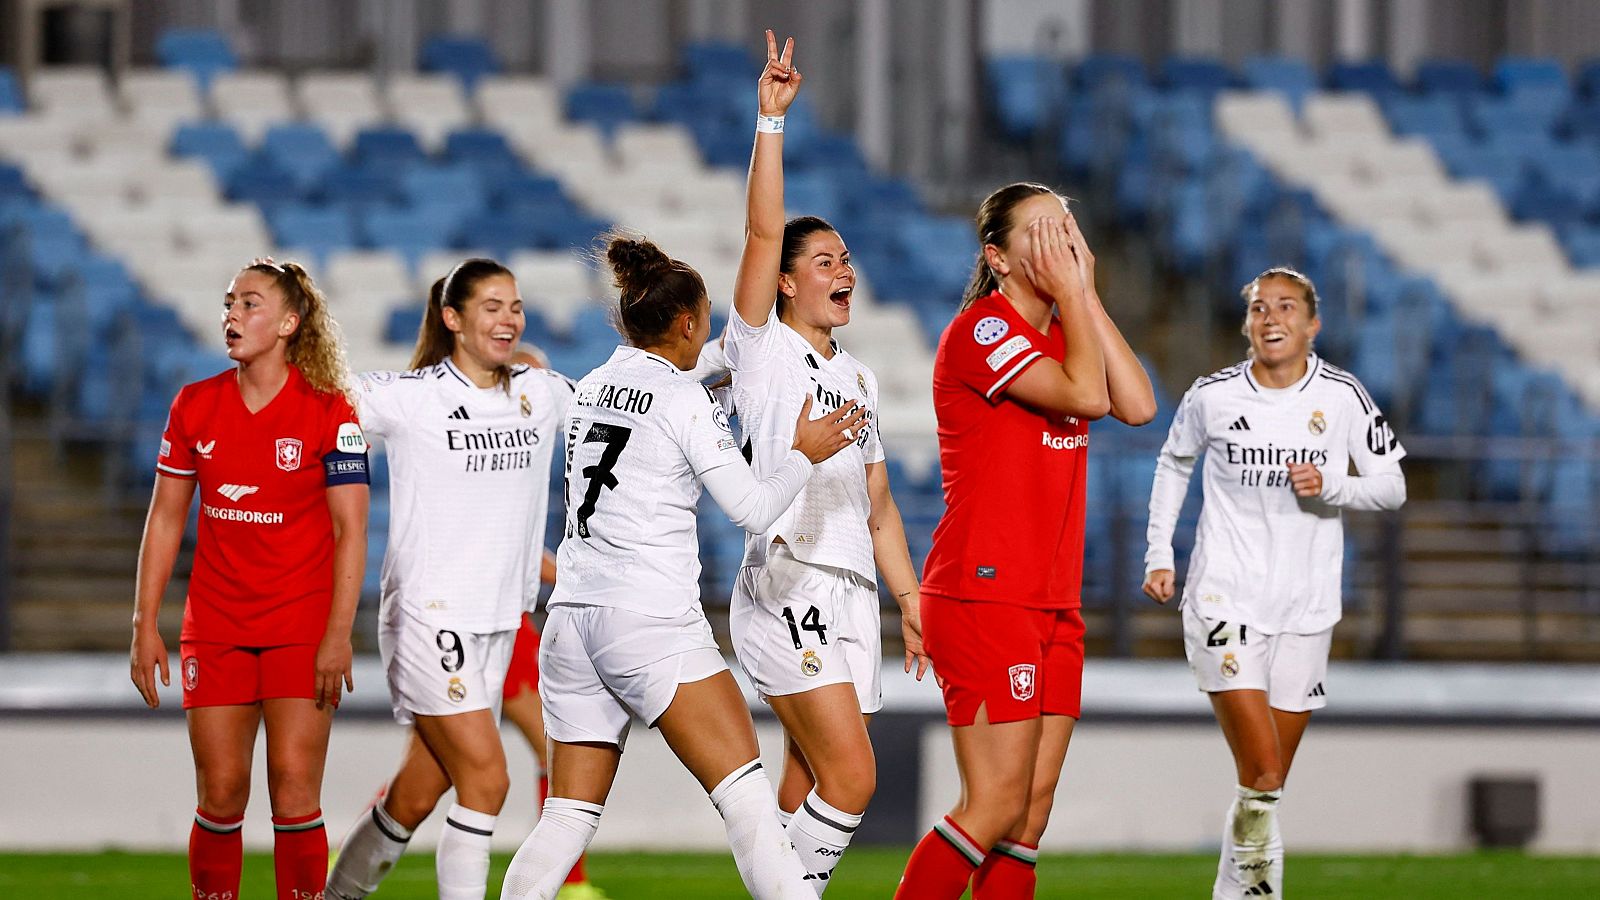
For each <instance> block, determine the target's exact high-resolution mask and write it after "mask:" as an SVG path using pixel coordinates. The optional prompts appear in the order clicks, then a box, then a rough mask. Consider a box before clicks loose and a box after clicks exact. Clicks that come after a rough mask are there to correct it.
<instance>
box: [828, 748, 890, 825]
mask: <svg viewBox="0 0 1600 900" xmlns="http://www.w3.org/2000/svg"><path fill="white" fill-rule="evenodd" d="M839 769H840V770H839V771H829V772H824V773H818V775H819V777H818V778H817V794H818V795H819V796H820V797H822V799H824V800H826V801H828V803H829V804H831V805H832V806H834V807H837V808H838V809H842V810H845V811H847V812H860V811H862V810H865V809H866V808H867V804H869V803H871V802H872V795H873V794H874V793H876V792H877V790H878V772H877V767H876V766H875V765H873V761H872V759H871V758H870V757H869V758H868V759H867V760H866V761H865V763H862V764H852V765H847V766H841V767H839Z"/></svg>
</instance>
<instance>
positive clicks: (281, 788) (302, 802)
mask: <svg viewBox="0 0 1600 900" xmlns="http://www.w3.org/2000/svg"><path fill="white" fill-rule="evenodd" d="M267 790H268V792H269V793H270V794H271V796H272V808H273V810H274V812H277V813H278V814H279V815H299V814H301V813H304V812H306V811H307V810H312V809H316V808H317V807H318V806H319V805H320V804H321V802H322V800H321V797H322V766H321V764H320V762H319V761H317V760H313V759H281V760H277V761H275V762H270V763H268V765H267Z"/></svg>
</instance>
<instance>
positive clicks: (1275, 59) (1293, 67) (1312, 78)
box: [1241, 56, 1317, 109]
mask: <svg viewBox="0 0 1600 900" xmlns="http://www.w3.org/2000/svg"><path fill="white" fill-rule="evenodd" d="M1241 69H1242V71H1243V73H1244V83H1245V84H1246V85H1248V86H1249V87H1252V88H1255V89H1256V90H1258V91H1277V92H1278V93H1280V94H1283V95H1284V96H1285V97H1287V98H1289V102H1290V103H1291V104H1293V105H1294V106H1295V108H1297V109H1298V108H1299V106H1300V104H1301V102H1302V101H1303V100H1304V99H1305V97H1306V95H1308V94H1310V93H1311V92H1312V91H1315V90H1316V89H1317V74H1316V73H1315V72H1313V71H1311V67H1310V66H1308V65H1306V63H1305V61H1304V60H1301V59H1294V58H1291V57H1287V56H1253V57H1251V58H1249V59H1247V60H1245V61H1244V65H1243V66H1242V67H1241Z"/></svg>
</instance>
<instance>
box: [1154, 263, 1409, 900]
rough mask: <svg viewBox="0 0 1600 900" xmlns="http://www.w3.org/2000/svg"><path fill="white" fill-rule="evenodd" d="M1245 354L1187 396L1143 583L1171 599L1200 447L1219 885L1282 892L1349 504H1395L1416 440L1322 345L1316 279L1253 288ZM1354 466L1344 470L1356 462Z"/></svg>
mask: <svg viewBox="0 0 1600 900" xmlns="http://www.w3.org/2000/svg"><path fill="white" fill-rule="evenodd" d="M1243 294H1244V299H1245V303H1246V304H1247V312H1246V314H1245V321H1244V326H1243V328H1242V331H1243V332H1244V335H1245V337H1246V338H1248V339H1249V342H1250V356H1249V358H1247V359H1245V360H1244V361H1243V362H1240V363H1237V364H1235V365H1232V366H1229V367H1228V368H1226V369H1223V370H1221V371H1219V372H1215V373H1213V374H1211V375H1207V376H1205V377H1204V378H1199V379H1197V380H1196V381H1195V383H1194V384H1193V385H1192V386H1191V387H1190V388H1189V390H1188V392H1187V393H1185V394H1184V396H1183V401H1182V403H1181V404H1180V405H1179V407H1178V411H1177V414H1176V415H1175V417H1174V418H1173V420H1172V428H1171V430H1170V431H1169V432H1168V434H1167V441H1166V444H1165V445H1163V446H1162V448H1161V455H1160V457H1159V458H1158V460H1157V463H1156V478H1155V484H1154V486H1153V487H1152V489H1151V491H1150V524H1149V535H1148V537H1149V549H1148V550H1146V552H1145V572H1146V574H1145V579H1144V592H1145V593H1146V594H1147V595H1149V596H1150V597H1151V599H1154V600H1156V601H1157V602H1159V603H1166V602H1167V601H1168V600H1170V599H1172V597H1173V595H1174V592H1175V586H1176V575H1175V573H1174V568H1175V567H1174V564H1173V553H1172V532H1173V529H1174V528H1175V527H1176V525H1177V522H1178V513H1179V512H1180V511H1181V510H1182V507H1183V498H1184V495H1185V493H1186V492H1187V490H1188V486H1189V478H1190V476H1191V474H1193V472H1194V465H1195V458H1196V457H1198V456H1200V455H1201V454H1202V453H1204V454H1205V473H1204V476H1203V479H1202V482H1201V484H1202V487H1203V491H1204V492H1203V497H1204V501H1203V502H1202V504H1201V507H1200V528H1199V532H1198V534H1197V536H1196V538H1195V544H1194V553H1193V554H1192V556H1191V557H1190V560H1189V573H1188V578H1187V581H1186V583H1185V585H1184V591H1183V603H1182V606H1183V646H1184V654H1185V655H1186V656H1187V657H1188V658H1189V667H1190V668H1191V669H1193V670H1194V673H1195V678H1196V680H1197V681H1198V682H1199V685H1200V690H1202V691H1205V692H1206V693H1208V694H1209V695H1210V697H1211V707H1212V709H1213V711H1215V713H1216V716H1217V723H1218V724H1219V725H1220V726H1221V727H1222V734H1223V737H1225V738H1227V741H1228V748H1229V749H1230V750H1232V751H1233V760H1234V766H1235V768H1236V770H1237V772H1238V785H1237V787H1236V788H1235V794H1234V800H1233V804H1232V805H1231V806H1230V807H1228V817H1227V820H1226V822H1225V824H1224V827H1223V836H1222V854H1221V857H1220V859H1219V860H1218V863H1217V877H1216V881H1215V883H1214V884H1213V887H1212V896H1213V897H1216V898H1219V900H1232V898H1239V897H1246V896H1249V897H1255V896H1278V895H1281V894H1282V893H1283V838H1282V837H1281V835H1280V832H1279V828H1278V812H1277V811H1278V802H1279V800H1280V799H1281V798H1282V796H1283V785H1284V782H1285V780H1287V778H1288V776H1289V764H1290V763H1291V762H1293V761H1294V755H1295V750H1296V749H1297V748H1298V747H1299V745H1300V739H1301V737H1302V736H1303V735H1304V734H1305V729H1306V725H1307V724H1308V723H1309V722H1310V720H1311V712H1312V710H1316V709H1321V708H1322V707H1323V706H1325V705H1326V704H1327V702H1328V700H1327V687H1326V681H1327V670H1328V649H1329V647H1330V645H1331V643H1332V640H1333V626H1334V623H1336V622H1338V621H1339V615H1340V584H1341V583H1342V581H1341V579H1342V569H1343V563H1344V527H1343V525H1342V523H1341V512H1342V510H1345V509H1366V510H1376V509H1398V508H1399V507H1400V505H1401V504H1403V503H1405V499H1406V483H1405V476H1404V475H1403V474H1402V473H1401V471H1400V460H1401V459H1402V458H1404V457H1405V448H1403V447H1401V446H1400V442H1399V441H1398V440H1397V439H1396V438H1395V435H1394V432H1393V431H1392V430H1391V429H1390V427H1389V424H1388V422H1387V421H1386V420H1385V419H1384V417H1383V413H1381V412H1379V410H1378V407H1377V404H1375V403H1373V402H1372V397H1371V395H1369V394H1368V393H1367V390H1366V388H1365V387H1363V386H1362V385H1361V382H1360V381H1359V380H1357V379H1356V377H1355V376H1354V375H1351V374H1350V373H1349V372H1346V371H1344V370H1343V369H1338V368H1335V367H1333V366H1331V365H1329V364H1328V363H1327V362H1325V361H1324V360H1322V359H1321V358H1320V357H1318V356H1317V355H1316V353H1314V352H1313V351H1312V342H1313V341H1314V340H1315V338H1316V336H1317V332H1318V331H1320V330H1321V328H1322V320H1321V319H1320V318H1319V317H1318V315H1317V290H1316V287H1315V286H1314V285H1312V283H1311V280H1310V279H1308V278H1306V277H1305V276H1304V275H1302V274H1300V273H1299V272H1296V271H1294V270H1293V269H1287V268H1276V269H1268V270H1267V271H1265V272H1262V273H1261V274H1260V275H1258V276H1256V277H1255V279H1253V280H1252V281H1251V282H1250V283H1249V284H1247V285H1245V287H1244V291H1243ZM1352 465H1353V466H1354V467H1355V469H1356V471H1357V472H1358V473H1359V474H1355V475H1352V474H1348V473H1349V472H1350V468H1351V466H1352Z"/></svg>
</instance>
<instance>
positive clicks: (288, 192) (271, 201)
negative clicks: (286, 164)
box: [223, 156, 308, 210]
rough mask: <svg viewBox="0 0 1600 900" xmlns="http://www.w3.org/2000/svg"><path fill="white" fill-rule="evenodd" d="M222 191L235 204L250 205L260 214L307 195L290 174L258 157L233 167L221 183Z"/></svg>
mask: <svg viewBox="0 0 1600 900" xmlns="http://www.w3.org/2000/svg"><path fill="white" fill-rule="evenodd" d="M223 191H224V193H226V194H227V196H228V199H229V200H232V201H233V202H235V203H254V204H256V205H257V206H260V207H261V208H262V209H263V210H270V209H271V208H272V207H274V206H277V205H278V204H280V203H291V202H294V201H297V200H303V199H305V198H306V196H307V193H308V192H306V191H303V190H301V189H300V186H299V184H298V183H297V182H296V181H295V177H294V175H293V173H291V172H289V171H287V170H285V169H280V168H278V167H277V166H276V165H274V164H273V163H272V162H271V161H270V160H267V159H264V158H262V157H260V156H255V157H251V158H250V159H248V160H246V161H245V162H244V163H243V164H241V165H240V166H238V167H236V168H235V169H234V170H233V172H232V173H231V174H229V175H228V178H227V180H226V181H225V182H223Z"/></svg>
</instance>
